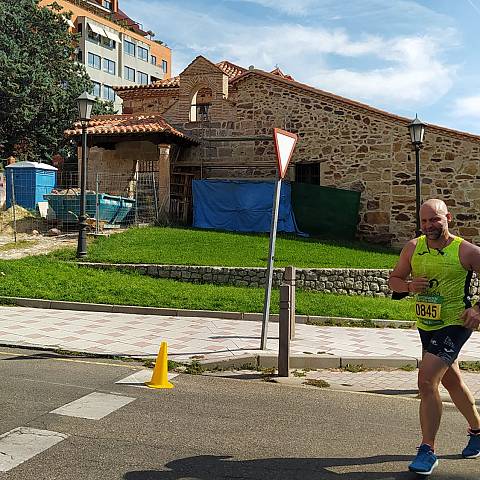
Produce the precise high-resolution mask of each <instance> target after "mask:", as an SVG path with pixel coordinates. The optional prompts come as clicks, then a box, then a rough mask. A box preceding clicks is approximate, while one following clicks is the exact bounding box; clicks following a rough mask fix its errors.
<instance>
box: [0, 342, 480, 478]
mask: <svg viewBox="0 0 480 480" xmlns="http://www.w3.org/2000/svg"><path fill="white" fill-rule="evenodd" d="M0 351H1V353H0V376H1V379H2V388H1V389H0V405H1V406H2V409H1V411H2V415H1V416H0V434H4V433H6V432H9V431H10V430H12V429H15V428H16V427H31V428H34V429H40V430H48V431H51V432H57V433H60V434H64V435H65V436H66V437H67V438H66V439H65V440H63V441H61V442H59V443H57V444H56V445H54V446H52V447H51V448H49V449H47V450H45V451H43V452H42V453H40V454H38V455H36V456H34V457H33V458H30V459H28V460H26V461H25V462H24V463H22V464H20V465H18V466H16V467H15V468H13V469H11V470H9V471H7V472H5V473H0V479H2V480H3V479H5V480H39V479H41V480H50V479H52V480H53V479H54V480H67V479H69V480H70V479H82V480H90V479H91V480H100V479H102V480H110V479H112V480H113V479H122V480H220V479H222V480H223V479H225V480H227V479H228V480H233V479H259V480H260V479H261V480H300V479H301V480H306V479H312V480H360V479H376V480H377V479H378V480H394V479H395V480H396V479H413V478H416V476H415V475H413V474H411V473H409V472H407V471H406V468H407V465H408V462H409V461H410V459H411V456H412V455H413V454H414V453H415V446H416V444H417V442H418V426H417V410H418V401H416V400H412V399H406V398H394V397H384V396H377V395H365V394H357V393H351V392H335V391H331V390H329V389H317V388H302V387H290V386H285V385H277V384H272V383H267V382H264V381H253V380H234V379H225V378H214V377H206V376H192V375H180V376H178V377H176V378H175V379H174V380H173V383H174V384H175V388H174V389H173V390H150V389H143V388H137V387H134V386H129V385H118V384H115V381H117V380H119V379H122V378H124V377H126V376H128V375H130V374H131V373H132V372H133V371H134V369H135V368H137V367H136V366H135V365H133V364H131V363H121V362H115V361H110V360H101V359H94V358H75V359H71V358H58V357H57V358H52V356H51V355H50V354H45V353H42V352H35V351H31V352H29V351H25V350H14V349H8V348H5V347H1V348H0ZM16 354H20V355H21V356H16ZM93 392H98V393H104V394H111V393H114V394H118V395H121V396H126V397H130V398H132V399H134V400H133V401H131V402H130V403H128V404H127V405H125V406H123V407H122V408H120V409H118V410H116V411H114V412H113V413H110V414H109V415H107V416H105V417H103V418H101V419H99V420H91V419H86V418H76V417H70V416H65V415H58V414H55V413H51V412H52V410H54V409H57V408H59V407H62V406H63V405H65V404H67V403H69V402H72V401H75V400H77V399H79V398H81V397H83V396H85V395H88V394H91V393H93ZM465 442H466V426H465V424H464V422H463V419H462V418H461V417H460V415H459V414H458V413H457V412H456V411H455V410H454V409H452V408H447V409H446V410H445V413H444V418H443V420H442V429H441V432H440V436H439V442H438V446H437V453H438V454H439V455H440V465H439V468H438V469H437V470H436V471H435V473H434V474H433V475H432V478H437V479H439V480H440V479H458V480H460V479H462V480H469V479H474V478H475V479H478V478H479V474H478V471H479V469H480V460H463V459H461V457H460V456H459V452H460V450H461V449H462V448H463V447H464V444H465ZM1 453H2V452H1V451H0V454H1ZM0 460H1V458H0Z"/></svg>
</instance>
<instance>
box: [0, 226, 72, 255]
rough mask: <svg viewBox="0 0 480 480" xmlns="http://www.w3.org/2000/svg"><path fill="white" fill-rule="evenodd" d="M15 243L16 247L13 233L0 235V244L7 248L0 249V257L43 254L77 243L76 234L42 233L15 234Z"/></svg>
mask: <svg viewBox="0 0 480 480" xmlns="http://www.w3.org/2000/svg"><path fill="white" fill-rule="evenodd" d="M19 242H21V243H19ZM17 243H19V245H18V247H16V246H15V244H14V239H13V235H5V234H2V235H0V246H8V249H6V250H0V259H2V260H12V259H15V258H22V257H28V256H31V255H44V254H46V253H50V252H52V251H53V250H58V249H60V248H65V247H71V246H75V245H77V236H76V235H61V236H58V237H46V236H43V235H29V234H26V233H19V234H17Z"/></svg>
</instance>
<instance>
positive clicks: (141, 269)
mask: <svg viewBox="0 0 480 480" xmlns="http://www.w3.org/2000/svg"><path fill="white" fill-rule="evenodd" d="M80 265H85V266H88V267H91V268H99V269H111V270H128V271H135V272H138V273H140V274H142V275H148V276H151V277H155V278H167V279H170V280H177V281H180V282H189V283H212V284H218V285H234V286H237V287H264V286H265V282H266V269H265V268H240V267H208V266H201V267H200V266H199V267H197V266H188V265H150V264H148V265H147V264H123V265H112V264H107V263H81V264H80ZM283 272H284V269H283V268H275V269H274V272H273V282H272V283H273V285H274V286H276V287H278V286H279V285H280V284H281V283H282V281H283ZM389 273H390V270H384V269H377V270H373V269H363V270H362V269H349V268H297V269H296V285H297V287H298V288H301V289H304V290H313V291H317V292H324V293H337V294H342V295H362V296H369V297H387V296H390V295H391V294H392V291H391V290H390V289H389V287H388V276H389ZM479 285H480V282H479V281H478V279H477V277H476V276H475V274H474V277H473V280H472V285H471V294H472V295H475V296H478V294H479V290H480V287H479Z"/></svg>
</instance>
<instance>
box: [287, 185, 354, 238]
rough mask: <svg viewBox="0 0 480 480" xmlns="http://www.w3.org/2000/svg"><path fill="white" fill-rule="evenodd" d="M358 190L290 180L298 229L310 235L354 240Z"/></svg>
mask: <svg viewBox="0 0 480 480" xmlns="http://www.w3.org/2000/svg"><path fill="white" fill-rule="evenodd" d="M359 205H360V192H354V191H351V190H341V189H338V188H330V187H320V186H318V185H310V184H308V183H297V182H292V206H293V212H294V214H295V220H296V222H297V226H298V229H299V230H300V231H302V232H305V233H309V234H311V235H328V236H332V237H335V238H338V239H353V238H354V237H355V233H356V231H357V223H358V209H359Z"/></svg>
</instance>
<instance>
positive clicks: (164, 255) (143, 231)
mask: <svg viewBox="0 0 480 480" xmlns="http://www.w3.org/2000/svg"><path fill="white" fill-rule="evenodd" d="M268 242H269V238H268V235H267V234H240V233H232V232H218V231H209V230H196V229H187V228H184V229H182V228H159V227H147V228H130V229H129V230H127V231H125V232H123V233H118V234H115V235H111V236H110V237H107V238H105V237H100V238H97V239H96V240H95V241H94V242H92V244H91V245H89V248H88V257H87V260H88V261H92V262H107V263H156V264H171V265H215V266H232V267H237V266H238V267H242V266H243V267H266V265H267V257H268ZM56 256H57V258H59V259H65V260H73V259H74V256H73V253H72V252H68V251H63V252H60V253H57V254H56ZM397 259H398V254H397V253H395V252H393V251H392V250H389V249H387V248H382V247H379V246H372V245H369V244H365V243H361V242H341V241H334V240H319V239H315V238H303V237H298V236H294V235H279V236H278V238H277V242H276V248H275V266H277V267H283V266H287V265H295V266H296V267H299V268H300V267H305V268H309V267H310V268H393V267H394V265H395V263H396V261H397Z"/></svg>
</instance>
